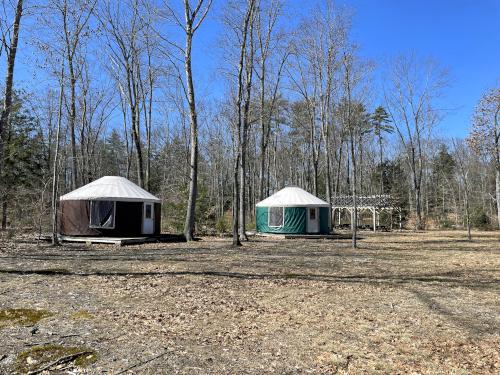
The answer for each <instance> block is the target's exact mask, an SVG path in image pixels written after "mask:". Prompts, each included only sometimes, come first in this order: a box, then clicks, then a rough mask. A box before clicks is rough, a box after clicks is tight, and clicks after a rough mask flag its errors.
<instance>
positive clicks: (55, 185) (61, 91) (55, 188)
mask: <svg viewBox="0 0 500 375" xmlns="http://www.w3.org/2000/svg"><path fill="white" fill-rule="evenodd" d="M61 61H62V62H61V73H60V77H59V104H58V109H57V128H56V140H55V150H54V159H53V161H54V163H53V166H52V245H59V237H58V235H57V231H58V210H59V205H58V201H59V200H58V197H57V196H58V185H59V143H60V135H61V122H62V107H63V97H64V70H65V69H64V68H65V67H64V60H61Z"/></svg>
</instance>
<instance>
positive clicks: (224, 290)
mask: <svg viewBox="0 0 500 375" xmlns="http://www.w3.org/2000/svg"><path fill="white" fill-rule="evenodd" d="M361 236H362V237H363V239H361V240H360V243H359V245H360V246H359V249H357V250H352V249H351V248H350V242H349V241H348V240H281V239H269V238H265V239H263V238H252V240H251V241H250V242H249V243H246V244H245V245H244V246H243V247H242V248H239V249H234V248H231V247H230V242H229V241H228V240H227V239H217V238H203V239H202V240H201V241H198V242H195V243H189V244H187V243H170V244H147V245H141V246H129V247H115V246H112V245H84V244H83V245H82V244H80V245H65V246H64V247H59V248H53V247H49V246H47V245H46V244H39V245H38V246H37V244H36V243H34V242H33V241H31V240H24V241H21V240H7V239H5V238H4V239H3V240H2V242H0V285H1V289H0V310H2V311H3V315H1V313H0V373H6V374H10V373H15V372H16V371H17V372H28V371H30V370H36V369H41V368H43V367H44V366H47V364H48V363H50V362H51V361H52V362H54V363H55V364H54V365H53V366H52V367H49V369H51V370H50V371H52V372H50V373H89V374H102V373H106V374H108V373H112V374H121V373H140V374H174V373H181V374H262V373H278V374H303V373H313V374H335V373H338V374H347V373H348V374H367V373H380V374H384V373H387V374H397V373H400V374H401V373H405V374H406V373H413V374H481V373H484V374H494V373H496V374H497V373H499V372H500V362H499V358H500V353H499V348H500V324H499V323H500V315H499V308H500V293H499V292H500V288H499V285H500V284H499V281H500V233H499V232H481V233H474V237H475V238H474V240H473V242H472V243H469V242H468V241H467V240H466V237H465V234H464V233H463V232H428V233H417V234H415V233H410V232H408V233H399V232H392V233H380V234H375V235H374V234H371V233H368V232H362V233H361ZM20 309H24V310H20ZM25 312H31V313H30V314H31V315H29V314H28V315H29V316H28V317H26V318H20V317H19V315H20V314H24V313H25ZM16 314H17V315H16ZM2 316H3V319H2ZM51 350H52V351H51ZM65 350H66V351H65ZM68 353H69V354H68ZM75 353H76V354H75ZM79 353H82V354H79ZM75 355H76V356H79V355H80V357H79V358H77V360H75V358H76V357H75ZM61 358H62V360H61V361H59V362H58V359H61ZM78 360H79V361H80V362H78ZM57 368H58V369H59V370H57V371H54V369H57Z"/></svg>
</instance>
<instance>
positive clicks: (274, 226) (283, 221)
mask: <svg viewBox="0 0 500 375" xmlns="http://www.w3.org/2000/svg"><path fill="white" fill-rule="evenodd" d="M271 208H280V207H268V208H267V226H268V227H269V228H283V226H284V225H285V207H281V209H282V210H283V215H282V216H281V217H282V221H281V225H271V224H269V218H270V217H271V215H270V214H269V210H270V209H271Z"/></svg>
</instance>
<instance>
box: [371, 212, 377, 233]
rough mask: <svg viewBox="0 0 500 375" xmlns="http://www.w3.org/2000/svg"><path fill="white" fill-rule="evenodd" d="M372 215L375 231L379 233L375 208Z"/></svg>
mask: <svg viewBox="0 0 500 375" xmlns="http://www.w3.org/2000/svg"><path fill="white" fill-rule="evenodd" d="M372 215H373V231H374V232H376V231H377V210H375V208H372Z"/></svg>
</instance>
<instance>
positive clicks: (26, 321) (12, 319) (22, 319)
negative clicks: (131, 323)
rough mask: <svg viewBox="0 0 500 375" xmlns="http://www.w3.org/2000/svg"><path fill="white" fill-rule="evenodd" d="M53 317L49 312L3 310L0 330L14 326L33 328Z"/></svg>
mask: <svg viewBox="0 0 500 375" xmlns="http://www.w3.org/2000/svg"><path fill="white" fill-rule="evenodd" d="M52 315H53V314H52V313H51V312H49V311H47V310H33V309H3V310H0V329H1V328H4V327H8V326H13V325H20V326H32V325H34V324H36V323H38V322H39V321H40V320H41V319H43V318H47V317H49V316H52Z"/></svg>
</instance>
